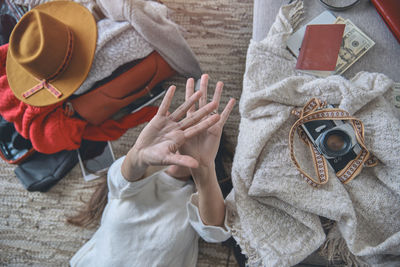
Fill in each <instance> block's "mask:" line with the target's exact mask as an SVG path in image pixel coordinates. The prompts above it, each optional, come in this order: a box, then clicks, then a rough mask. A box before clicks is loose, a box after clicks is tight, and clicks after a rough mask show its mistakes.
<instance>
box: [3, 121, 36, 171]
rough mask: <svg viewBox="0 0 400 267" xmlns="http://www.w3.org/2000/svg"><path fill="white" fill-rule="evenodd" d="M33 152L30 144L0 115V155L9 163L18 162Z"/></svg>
mask: <svg viewBox="0 0 400 267" xmlns="http://www.w3.org/2000/svg"><path fill="white" fill-rule="evenodd" d="M33 153H34V150H33V148H32V144H31V142H30V141H29V140H27V139H25V138H23V137H22V136H21V135H20V134H19V133H18V132H17V131H16V130H15V128H14V124H13V123H11V122H8V121H6V120H5V119H4V118H3V117H1V116H0V156H1V157H2V158H3V159H4V160H5V161H6V162H8V163H10V164H20V163H21V162H22V161H24V160H26V158H28V157H30V156H31V155H32V154H33Z"/></svg>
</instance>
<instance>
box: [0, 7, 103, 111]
mask: <svg viewBox="0 0 400 267" xmlns="http://www.w3.org/2000/svg"><path fill="white" fill-rule="evenodd" d="M96 41H97V26H96V21H95V19H94V17H93V15H92V14H91V13H90V12H89V10H87V9H86V8H85V7H83V6H81V5H80V4H78V3H75V2H70V1H54V2H49V3H45V4H42V5H39V6H37V7H35V8H33V9H32V10H30V11H29V12H27V13H26V14H25V15H24V16H23V17H22V18H21V19H20V21H19V22H18V23H17V25H16V26H15V28H14V30H13V31H12V33H11V36H10V41H9V48H8V53H7V62H6V70H7V79H8V83H9V85H10V87H11V90H12V91H13V92H14V95H15V96H16V97H17V98H18V99H19V100H21V101H23V102H25V103H27V104H29V105H32V106H47V105H51V104H54V103H57V102H59V101H63V100H64V99H66V98H68V97H69V96H70V95H71V94H72V93H73V92H74V91H75V90H77V89H78V88H79V87H80V85H81V84H82V83H83V81H84V80H85V79H86V77H87V75H88V73H89V71H90V68H91V65H92V61H93V57H94V53H95V50H96Z"/></svg>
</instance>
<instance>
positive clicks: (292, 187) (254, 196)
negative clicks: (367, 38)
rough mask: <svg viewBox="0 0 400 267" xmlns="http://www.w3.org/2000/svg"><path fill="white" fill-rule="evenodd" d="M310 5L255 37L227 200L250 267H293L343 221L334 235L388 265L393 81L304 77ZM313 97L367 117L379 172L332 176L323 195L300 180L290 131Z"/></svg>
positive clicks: (398, 137)
mask: <svg viewBox="0 0 400 267" xmlns="http://www.w3.org/2000/svg"><path fill="white" fill-rule="evenodd" d="M302 8H303V7H302V2H298V1H297V2H294V3H292V4H290V5H288V6H284V7H282V8H281V10H280V12H279V14H278V15H277V18H276V21H275V23H274V24H273V26H272V27H271V30H270V32H269V34H268V36H267V37H266V38H265V39H264V40H263V41H261V42H255V41H251V43H250V46H249V49H248V54H247V62H246V72H245V75H244V81H243V93H242V96H241V99H240V106H239V109H240V114H241V122H240V126H239V136H238V144H237V147H236V152H235V158H234V162H233V168H232V179H233V183H234V190H233V191H232V192H231V194H230V195H229V196H228V198H227V205H228V207H229V210H230V213H229V217H228V219H229V221H230V226H231V227H232V233H233V236H234V238H235V239H236V240H237V241H238V243H239V244H240V246H241V248H242V250H243V252H244V253H245V254H246V255H247V256H248V257H249V265H250V266H291V265H294V264H297V263H299V262H300V261H302V260H303V259H304V258H306V257H307V256H308V255H310V254H311V253H312V252H314V251H315V250H317V249H318V248H319V247H320V246H321V245H322V244H323V243H324V242H325V241H326V239H327V237H326V235H325V233H324V231H323V228H322V225H321V222H320V218H319V216H322V217H326V218H328V219H330V220H333V221H335V222H336V227H334V228H333V230H332V232H331V233H330V234H329V235H328V238H330V236H332V238H333V236H335V235H338V236H340V237H342V238H343V239H344V240H345V242H346V244H347V246H348V248H349V250H350V251H351V252H352V253H353V254H354V255H357V256H360V257H361V258H362V259H363V260H367V261H369V262H370V263H371V262H375V263H376V264H378V262H380V260H381V259H386V260H388V259H389V256H388V254H390V255H397V256H398V255H400V120H399V118H400V117H399V116H398V115H399V114H398V113H396V112H398V111H396V110H395V108H394V107H393V105H392V104H391V103H390V93H391V92H390V90H389V89H390V87H391V84H392V81H391V80H389V79H388V78H387V77H386V76H385V75H383V74H379V73H366V72H362V73H358V74H357V75H356V76H355V77H354V78H353V79H351V80H346V79H345V78H343V77H341V76H330V77H327V78H324V79H318V78H315V77H312V76H306V75H304V74H301V73H299V72H297V71H296V70H295V69H294V66H295V64H296V58H294V57H293V56H292V55H291V54H290V53H289V52H288V50H287V49H286V39H287V37H288V36H289V35H290V34H291V33H292V32H293V28H294V27H295V24H296V23H298V22H299V19H300V17H301V14H302ZM365 56H368V54H366V55H365ZM356 64H357V63H356ZM312 97H318V98H320V99H322V100H326V101H327V102H328V103H331V104H335V105H338V107H339V108H341V109H344V110H347V111H348V112H350V114H352V115H353V116H355V117H357V118H359V119H361V120H362V121H363V123H364V126H365V142H366V145H367V147H368V148H369V150H370V152H372V153H373V154H374V155H375V156H376V157H377V158H378V159H379V160H380V163H379V164H378V166H376V167H374V168H364V169H363V170H362V172H361V173H360V175H359V176H357V177H356V178H355V179H354V180H352V181H351V182H350V183H348V184H346V185H344V184H342V183H340V181H339V180H338V179H337V178H336V177H335V174H334V173H333V171H331V170H329V182H328V183H327V184H325V185H323V186H322V187H320V188H317V189H316V188H313V187H311V186H309V185H308V184H307V183H306V182H305V181H304V180H302V179H301V178H300V175H299V171H298V170H297V169H296V168H295V166H294V165H293V164H292V162H291V160H290V157H289V147H288V135H289V131H290V127H291V126H292V125H293V123H294V122H295V120H296V118H295V117H294V116H292V115H291V114H290V112H291V110H292V109H293V108H295V107H296V108H299V107H303V106H304V105H305V104H306V102H307V101H308V100H310V99H311V98H312ZM296 138H297V140H296V142H295V153H296V157H297V158H298V159H299V161H300V164H301V165H302V166H303V167H304V168H305V170H306V171H307V173H310V174H313V173H314V169H313V167H312V165H311V164H310V161H312V160H311V155H310V154H309V150H308V149H307V148H306V147H305V146H304V144H303V143H302V142H300V141H299V139H298V137H297V135H296ZM334 231H336V232H334ZM373 255H375V256H373ZM379 255H381V257H379ZM372 256H373V257H372ZM390 259H391V263H390V266H396V264H397V266H399V264H400V260H399V259H400V258H399V257H392V256H391V257H390ZM374 266H376V265H374ZM385 266H387V265H385Z"/></svg>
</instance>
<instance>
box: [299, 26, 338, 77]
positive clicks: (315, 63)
mask: <svg viewBox="0 0 400 267" xmlns="http://www.w3.org/2000/svg"><path fill="white" fill-rule="evenodd" d="M345 26H346V25H345V24H321V25H319V24H318V25H317V24H316V25H308V26H307V28H306V31H305V33H304V39H303V42H302V44H301V48H300V53H299V57H298V58H297V64H296V69H299V70H317V71H332V72H333V71H334V70H335V68H336V62H337V58H338V55H339V50H340V46H341V44H342V40H343V32H344V27H345Z"/></svg>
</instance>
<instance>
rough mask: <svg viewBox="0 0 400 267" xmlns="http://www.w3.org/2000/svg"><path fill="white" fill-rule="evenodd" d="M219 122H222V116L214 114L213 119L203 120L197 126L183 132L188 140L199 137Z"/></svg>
mask: <svg viewBox="0 0 400 267" xmlns="http://www.w3.org/2000/svg"><path fill="white" fill-rule="evenodd" d="M219 120H220V115H218V114H214V115H212V116H211V117H208V118H207V119H205V120H202V121H201V122H200V123H198V124H195V125H193V126H191V127H189V128H187V129H186V130H184V131H183V133H184V135H185V138H186V139H188V138H192V137H193V136H196V135H198V134H199V133H201V132H202V131H205V130H207V129H208V128H210V127H211V126H213V125H215V124H216V123H217V122H218V121H219Z"/></svg>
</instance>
